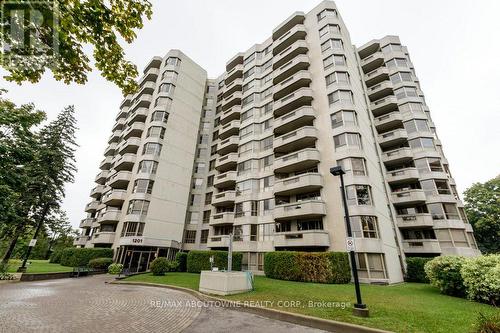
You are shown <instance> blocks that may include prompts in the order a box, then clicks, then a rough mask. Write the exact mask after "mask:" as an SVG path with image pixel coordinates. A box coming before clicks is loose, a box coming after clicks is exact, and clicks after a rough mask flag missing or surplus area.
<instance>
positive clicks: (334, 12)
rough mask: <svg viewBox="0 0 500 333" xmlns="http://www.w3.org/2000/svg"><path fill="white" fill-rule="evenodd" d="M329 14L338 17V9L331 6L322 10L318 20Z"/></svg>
mask: <svg viewBox="0 0 500 333" xmlns="http://www.w3.org/2000/svg"><path fill="white" fill-rule="evenodd" d="M327 16H332V17H337V11H336V10H335V9H331V8H327V9H324V10H322V11H321V12H320V13H319V14H317V18H318V22H319V21H321V20H322V19H324V18H325V17H327Z"/></svg>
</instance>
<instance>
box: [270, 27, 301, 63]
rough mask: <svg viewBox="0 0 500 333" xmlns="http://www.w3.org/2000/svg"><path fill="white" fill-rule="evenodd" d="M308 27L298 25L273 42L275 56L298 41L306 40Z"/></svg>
mask: <svg viewBox="0 0 500 333" xmlns="http://www.w3.org/2000/svg"><path fill="white" fill-rule="evenodd" d="M306 35H307V32H306V27H305V26H304V25H303V24H297V25H295V26H294V27H293V28H292V29H290V30H288V31H287V32H286V33H285V34H283V35H282V36H281V37H279V38H278V39H276V40H274V42H273V55H276V54H278V53H280V52H281V51H283V50H284V49H286V48H287V47H289V46H290V45H292V44H293V43H294V42H296V41H298V40H304V39H306Z"/></svg>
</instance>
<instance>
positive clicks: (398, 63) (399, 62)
mask: <svg viewBox="0 0 500 333" xmlns="http://www.w3.org/2000/svg"><path fill="white" fill-rule="evenodd" d="M385 65H386V66H387V67H389V68H392V67H405V68H408V62H407V61H406V59H405V58H394V59H391V60H389V61H388V62H386V63H385Z"/></svg>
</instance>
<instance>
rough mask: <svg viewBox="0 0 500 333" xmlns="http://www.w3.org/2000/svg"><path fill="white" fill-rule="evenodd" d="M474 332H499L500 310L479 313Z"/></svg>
mask: <svg viewBox="0 0 500 333" xmlns="http://www.w3.org/2000/svg"><path fill="white" fill-rule="evenodd" d="M472 332H473V333H498V332H500V312H496V313H492V314H489V315H488V314H487V315H485V314H483V313H479V316H478V317H477V319H476V323H475V324H474V328H473V330H472Z"/></svg>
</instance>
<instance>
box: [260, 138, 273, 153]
mask: <svg viewBox="0 0 500 333" xmlns="http://www.w3.org/2000/svg"><path fill="white" fill-rule="evenodd" d="M273 140H274V139H273V136H270V137H267V138H265V139H264V140H262V141H261V142H260V144H261V151H265V150H268V149H271V148H273Z"/></svg>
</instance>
